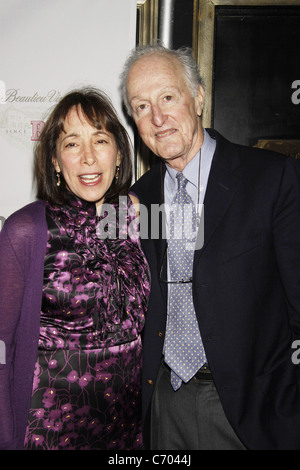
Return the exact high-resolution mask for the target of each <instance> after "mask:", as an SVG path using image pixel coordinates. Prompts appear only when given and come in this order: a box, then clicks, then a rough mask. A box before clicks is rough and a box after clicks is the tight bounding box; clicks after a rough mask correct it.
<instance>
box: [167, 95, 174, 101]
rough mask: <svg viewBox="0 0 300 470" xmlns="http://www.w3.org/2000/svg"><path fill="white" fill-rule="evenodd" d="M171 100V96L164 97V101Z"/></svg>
mask: <svg viewBox="0 0 300 470" xmlns="http://www.w3.org/2000/svg"><path fill="white" fill-rule="evenodd" d="M172 99H173V96H171V95H167V96H165V101H172Z"/></svg>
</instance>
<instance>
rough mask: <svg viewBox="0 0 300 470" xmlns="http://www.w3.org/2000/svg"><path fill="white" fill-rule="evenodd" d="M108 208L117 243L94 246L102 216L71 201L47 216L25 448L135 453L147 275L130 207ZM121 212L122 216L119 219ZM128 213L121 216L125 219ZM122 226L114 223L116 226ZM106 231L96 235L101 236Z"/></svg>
mask: <svg viewBox="0 0 300 470" xmlns="http://www.w3.org/2000/svg"><path fill="white" fill-rule="evenodd" d="M122 200H123V202H122V201H121V203H120V205H118V206H117V205H114V206H113V208H114V209H115V213H116V216H117V219H116V223H115V227H114V228H115V229H116V230H115V235H116V238H115V239H113V238H109V237H107V238H104V237H103V236H101V237H99V232H98V228H97V227H99V226H100V225H101V223H102V227H104V230H110V228H111V224H109V223H108V224H107V225H106V226H105V222H106V220H105V217H106V216H107V212H106V213H104V215H103V216H102V217H98V216H97V215H96V208H95V204H93V203H88V202H85V201H82V200H80V199H74V200H72V201H71V203H70V205H68V207H51V206H49V205H48V206H47V208H46V217H47V223H48V244H47V252H46V257H45V269H44V289H43V300H42V309H41V310H42V311H41V327H40V340H39V347H38V356H37V362H36V366H35V372H34V383H33V392H32V399H31V407H30V412H29V417H28V427H27V432H26V438H25V449H37V450H39V449H41V450H42V449H45V450H49V449H51V450H57V449H58V450H59V449H62V450H63V449H65V450H75V449H76V450H77V449H87V450H89V449H95V450H101V449H138V448H140V447H141V445H142V437H141V401H140V393H141V365H142V347H141V336H140V334H141V330H142V328H143V326H144V321H145V317H144V315H145V311H146V308H147V302H148V295H149V269H148V265H147V262H146V260H145V257H144V255H143V253H142V251H141V248H140V242H139V240H138V238H135V239H133V238H132V237H130V236H127V229H128V228H130V229H131V231H133V232H134V229H133V228H132V227H133V224H134V223H135V211H134V209H133V206H132V203H131V201H130V199H129V198H125V201H124V198H122ZM118 209H120V211H123V212H122V214H123V215H122V223H121V217H119V218H118V216H119V214H120V213H121V212H119V210H118ZM124 214H125V217H124ZM119 221H120V222H119ZM102 232H103V231H102Z"/></svg>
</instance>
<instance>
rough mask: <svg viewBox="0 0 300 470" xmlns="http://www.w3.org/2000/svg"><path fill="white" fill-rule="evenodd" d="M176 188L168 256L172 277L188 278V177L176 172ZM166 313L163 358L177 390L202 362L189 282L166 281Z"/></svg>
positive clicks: (191, 232) (191, 218) (191, 224)
mask: <svg viewBox="0 0 300 470" xmlns="http://www.w3.org/2000/svg"><path fill="white" fill-rule="evenodd" d="M176 178H177V181H178V190H177V193H176V195H175V198H174V200H173V202H172V206H171V212H170V236H169V243H168V258H169V269H170V277H171V281H172V280H176V281H178V280H189V279H191V278H192V273H193V258H194V244H195V239H196V210H195V205H194V203H193V201H192V199H191V197H190V196H189V194H188V193H187V191H186V185H187V182H188V180H187V179H186V178H185V177H184V176H183V174H182V173H177V175H176ZM169 287H170V289H169V296H170V297H169V314H168V323H167V331H166V341H165V350H164V360H165V362H166V363H167V364H168V366H169V367H170V368H171V384H172V386H173V389H174V390H178V389H179V388H180V386H181V383H182V380H183V381H184V382H188V381H189V380H190V379H191V378H192V377H193V376H194V375H195V374H196V372H197V371H198V370H199V369H200V368H201V367H202V366H203V364H205V362H206V357H205V352H204V348H203V344H202V341H201V337H200V332H199V326H198V322H197V318H196V314H195V309H194V305H193V295H192V282H186V283H178V284H177V283H174V284H173V283H171V284H170V285H169Z"/></svg>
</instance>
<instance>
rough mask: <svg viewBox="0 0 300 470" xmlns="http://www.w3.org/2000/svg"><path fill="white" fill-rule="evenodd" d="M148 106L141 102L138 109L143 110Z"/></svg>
mask: <svg viewBox="0 0 300 470" xmlns="http://www.w3.org/2000/svg"><path fill="white" fill-rule="evenodd" d="M145 108H146V105H145V104H140V105H139V106H138V107H137V110H138V111H143V109H145Z"/></svg>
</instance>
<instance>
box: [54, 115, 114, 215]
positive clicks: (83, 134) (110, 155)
mask: <svg viewBox="0 0 300 470" xmlns="http://www.w3.org/2000/svg"><path fill="white" fill-rule="evenodd" d="M53 164H54V168H55V170H56V171H57V172H60V171H61V172H62V174H63V177H64V179H65V182H66V184H67V187H68V189H69V190H70V191H72V193H74V194H75V195H76V196H78V197H80V198H81V199H84V200H85V201H89V202H95V203H96V207H97V209H98V212H99V208H100V206H101V205H102V203H103V200H104V195H105V193H106V192H107V191H108V189H109V188H110V186H111V184H112V181H113V178H114V176H115V173H116V166H117V165H119V164H120V152H119V150H118V148H117V145H116V142H115V138H114V136H113V135H112V134H111V133H110V132H107V131H106V130H105V129H102V130H99V129H96V128H95V127H93V126H92V125H91V124H90V123H89V122H88V121H87V119H86V117H85V116H84V114H83V113H82V110H81V109H80V108H76V107H75V106H74V107H73V108H71V109H70V111H69V113H68V114H67V117H66V119H65V123H64V131H62V132H61V134H60V136H59V137H58V139H57V142H56V157H54V158H53Z"/></svg>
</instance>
